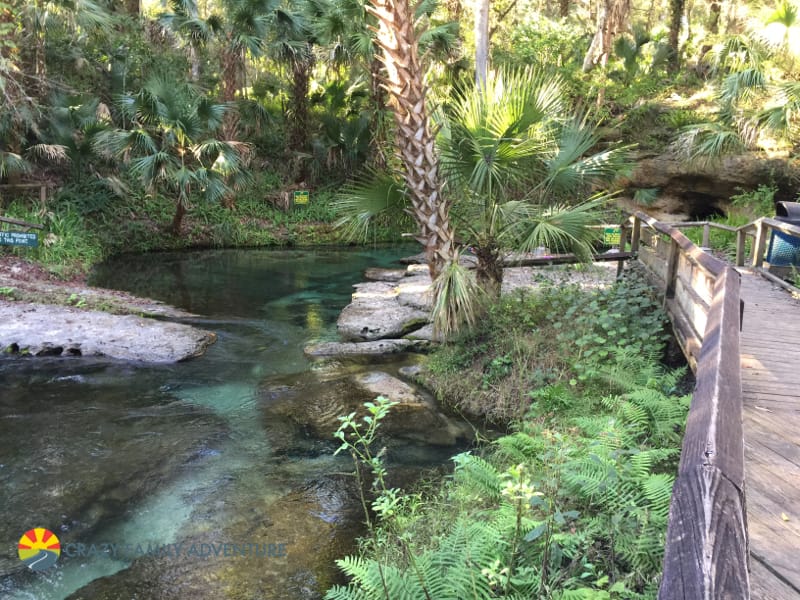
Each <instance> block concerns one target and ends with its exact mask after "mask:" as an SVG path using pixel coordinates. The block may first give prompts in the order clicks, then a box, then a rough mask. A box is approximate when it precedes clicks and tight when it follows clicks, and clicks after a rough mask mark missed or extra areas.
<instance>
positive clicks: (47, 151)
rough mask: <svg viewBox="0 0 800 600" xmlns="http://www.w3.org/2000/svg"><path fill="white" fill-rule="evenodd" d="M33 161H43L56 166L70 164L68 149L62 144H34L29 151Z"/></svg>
mask: <svg viewBox="0 0 800 600" xmlns="http://www.w3.org/2000/svg"><path fill="white" fill-rule="evenodd" d="M27 154H28V156H30V157H31V158H32V159H33V160H43V161H47V162H50V163H54V164H59V163H67V162H69V154H68V153H67V147H66V146H62V145H60V144H34V145H33V146H30V147H29V148H28V150H27Z"/></svg>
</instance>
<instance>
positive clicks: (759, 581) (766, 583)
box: [750, 557, 800, 600]
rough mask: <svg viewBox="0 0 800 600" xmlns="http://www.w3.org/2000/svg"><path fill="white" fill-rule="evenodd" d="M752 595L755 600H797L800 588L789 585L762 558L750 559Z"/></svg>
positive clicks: (799, 596)
mask: <svg viewBox="0 0 800 600" xmlns="http://www.w3.org/2000/svg"><path fill="white" fill-rule="evenodd" d="M750 595H751V597H752V598H753V600H797V599H798V598H800V588H796V587H793V586H791V585H789V584H788V583H787V582H786V581H785V580H783V579H782V578H780V577H778V576H777V575H776V574H775V573H774V572H773V571H771V570H770V569H769V568H767V567H766V566H765V565H764V563H763V562H761V560H759V559H758V558H755V557H753V558H752V559H751V560H750Z"/></svg>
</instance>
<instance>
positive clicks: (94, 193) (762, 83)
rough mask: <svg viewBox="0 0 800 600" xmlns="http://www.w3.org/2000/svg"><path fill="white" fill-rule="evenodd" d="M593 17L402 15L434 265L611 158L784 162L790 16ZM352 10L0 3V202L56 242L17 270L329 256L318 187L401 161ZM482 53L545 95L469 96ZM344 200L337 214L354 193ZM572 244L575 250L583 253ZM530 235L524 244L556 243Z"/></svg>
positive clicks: (368, 18) (764, 10)
mask: <svg viewBox="0 0 800 600" xmlns="http://www.w3.org/2000/svg"><path fill="white" fill-rule="evenodd" d="M479 4H480V3H479ZM606 4H607V6H606V7H605V9H604V10H603V11H599V13H598V11H597V10H596V7H594V6H593V5H592V4H591V3H588V2H585V1H583V0H582V1H580V2H572V3H571V2H559V3H555V2H554V3H545V4H541V3H540V4H536V5H534V4H531V3H529V2H519V3H517V2H511V1H510V0H500V1H498V2H495V3H492V6H491V10H489V27H488V30H489V33H488V37H486V39H480V40H476V39H475V38H474V36H473V27H472V25H473V17H474V15H473V14H472V11H471V9H466V8H465V7H464V6H462V5H461V3H459V2H455V3H453V2H449V3H441V2H440V3H437V2H422V3H419V4H417V5H415V6H414V11H413V15H410V16H409V18H410V20H409V19H405V18H403V19H400V20H398V21H397V22H396V24H395V26H396V27H399V26H400V23H401V21H402V22H403V23H405V24H409V23H411V25H410V26H409V28H407V31H406V33H405V34H404V35H408V36H410V37H409V45H408V46H404V48H406V49H405V50H404V52H406V51H407V52H411V48H412V47H413V48H414V52H415V53H416V55H417V58H415V62H414V64H415V69H414V70H415V72H414V73H413V74H410V73H409V74H407V75H409V76H411V75H413V78H414V81H417V82H418V84H415V85H416V86H417V88H419V89H418V90H417V91H419V92H420V93H421V90H422V89H423V87H424V88H425V90H426V97H427V102H428V106H427V107H426V109H425V110H426V111H427V114H426V115H424V116H425V117H426V118H428V117H430V119H431V123H433V124H434V125H432V126H431V127H430V130H431V134H432V135H435V134H438V139H437V145H438V149H437V150H438V154H440V155H441V157H442V178H441V179H438V180H437V181H434V180H433V179H432V180H431V184H432V185H433V187H431V188H430V189H429V190H428V192H426V193H428V196H430V197H432V194H433V189H434V187H436V186H437V185H439V186H443V187H442V190H441V191H442V194H441V196H438V197H437V198H436V199H435V201H433V202H432V204H431V206H429V207H428V209H426V211H427V212H426V213H425V214H427V215H428V216H427V217H425V218H423V214H422V213H419V214H417V215H415V220H416V223H415V224H414V227H415V228H419V226H422V225H424V227H428V226H429V225H431V227H432V229H431V232H429V233H427V234H425V235H433V236H439V242H438V243H439V244H440V245H441V247H439V248H438V249H437V250H436V252H433V254H441V255H442V256H447V258H448V260H449V259H452V257H453V256H455V253H456V252H457V251H458V246H463V245H466V244H469V245H473V246H476V247H482V248H483V250H485V251H486V252H482V253H481V256H484V255H486V257H487V258H485V260H483V263H487V261H488V263H491V262H492V261H491V258H492V256H493V255H494V248H495V246H496V245H498V244H500V245H502V244H501V242H503V240H502V239H500V238H508V237H515V236H516V237H520V236H522V234H521V233H520V232H515V236H511V235H506V234H507V233H508V230H509V227H508V223H510V222H515V221H516V219H515V218H511V215H510V214H509V213H510V212H514V211H512V210H511V209H512V208H514V207H515V206H517V205H515V204H514V203H515V202H520V201H523V202H522V204H520V205H518V206H520V207H524V205H527V206H535V207H536V208H537V209H547V210H552V208H553V206H558V207H561V208H563V209H565V210H568V209H572V208H574V207H575V206H576V205H578V206H579V205H580V204H581V202H582V201H583V200H585V199H586V198H587V197H589V196H591V194H592V193H595V192H597V191H600V190H614V189H617V188H618V187H619V184H620V182H619V181H615V179H616V177H617V176H618V175H620V174H624V169H623V168H622V167H623V165H622V164H621V163H620V162H619V161H616V160H611V159H612V158H614V156H613V155H612V154H609V151H610V149H613V148H615V147H625V146H629V145H631V144H638V146H639V147H640V148H641V149H642V150H645V151H662V150H665V149H667V148H668V147H670V146H672V147H676V148H680V149H682V150H683V151H684V153H685V155H686V156H687V157H689V158H690V159H691V160H693V161H696V160H704V159H706V158H709V157H711V158H713V157H717V156H719V155H721V154H724V153H726V152H731V151H738V150H741V149H743V148H748V149H755V150H760V151H766V152H770V153H772V154H773V155H775V154H776V153H777V154H778V155H781V156H785V157H787V159H789V160H791V159H792V157H794V156H796V148H797V143H798V139H800V138H798V127H797V125H798V124H797V114H799V113H798V111H797V106H798V97H799V96H798V88H797V83H796V77H797V74H798V68H800V67H799V66H798V65H800V61H798V54H800V48H798V46H797V43H796V40H797V39H800V38H798V36H797V35H796V34H797V29H798V23H797V7H796V5H795V4H793V3H792V2H789V1H781V2H776V3H773V4H770V3H767V4H766V5H762V4H753V3H745V4H743V5H741V6H737V7H736V9H735V10H734V8H733V5H732V4H730V3H729V2H727V1H726V2H721V3H710V4H703V5H697V6H694V5H692V6H691V7H687V5H686V3H684V2H666V0H664V1H662V2H656V3H645V4H642V3H641V2H639V3H637V2H634V3H632V4H631V3H622V2H620V1H619V0H608V2H607V3H606ZM367 7H368V3H365V2H362V1H361V0H348V1H346V2H329V1H327V0H290V1H288V2H283V3H278V2H273V1H269V0H204V1H203V2H199V1H196V0H169V1H165V2H160V1H159V2H156V1H154V0H153V1H151V0H144V1H142V2H108V1H106V0H100V1H94V2H80V3H72V2H64V1H61V0H42V1H40V2H35V3H31V2H24V1H22V0H6V1H3V2H0V91H2V94H0V102H2V107H3V111H1V112H0V115H2V116H0V185H15V184H18V183H32V182H46V183H48V184H50V186H51V188H55V189H56V190H58V191H57V192H56V194H55V196H53V197H51V199H50V200H49V202H48V205H47V207H42V206H36V202H34V201H27V202H26V201H25V197H24V196H25V192H24V190H22V189H17V188H14V187H6V188H2V191H0V194H2V197H0V210H2V211H3V212H4V213H9V214H13V215H28V216H31V217H34V218H33V219H32V220H35V221H39V220H41V221H43V222H44V223H45V224H46V225H47V227H48V228H49V229H48V231H47V234H52V236H51V237H50V238H49V242H48V245H47V247H46V249H43V250H41V251H40V252H38V253H36V254H34V255H33V256H34V258H36V259H37V260H41V261H43V262H44V263H46V264H48V265H50V267H51V268H52V269H53V270H54V271H60V272H63V273H64V275H65V276H69V275H70V274H71V273H74V272H76V271H80V270H82V269H85V267H86V266H87V265H88V264H91V263H93V262H95V261H97V260H100V259H102V258H103V257H104V256H106V255H108V254H109V253H114V252H119V251H127V250H133V251H140V250H148V249H170V248H178V247H186V246H196V245H215V246H220V245H224V246H230V245H270V244H282V243H297V244H306V243H317V242H329V241H332V240H334V239H335V237H334V235H333V234H332V233H331V232H330V224H331V223H333V222H334V221H336V220H337V218H339V217H341V216H342V215H345V216H346V214H347V208H346V204H347V201H345V202H344V203H343V204H341V205H340V208H341V210H342V211H343V212H342V213H340V214H337V215H334V214H333V208H332V206H331V203H330V202H328V201H327V199H326V198H325V196H326V194H327V193H328V192H331V193H334V192H338V191H340V190H342V189H343V187H344V186H348V184H350V183H352V182H353V181H357V180H364V179H371V177H370V173H373V172H380V173H389V175H390V176H392V177H394V178H395V179H398V178H397V177H396V174H397V172H398V170H399V167H400V166H401V163H402V161H401V160H400V159H398V158H397V157H396V152H395V149H396V147H397V143H398V142H400V141H401V140H402V135H401V134H400V133H399V130H397V129H396V128H393V127H391V126H390V118H389V116H390V115H389V112H390V104H391V101H392V99H391V98H390V95H388V94H387V93H386V91H385V90H383V89H382V88H381V87H380V85H379V83H380V82H381V81H382V77H383V75H382V72H381V61H380V48H379V44H378V43H377V40H376V38H375V36H374V30H375V29H376V28H377V26H378V17H377V16H376V15H377V13H375V12H370V11H368V10H367ZM598 14H599V19H595V16H597V15H598ZM387 23H389V21H387ZM659 23H669V25H668V26H662V25H659ZM388 27H389V29H392V26H391V25H389V26H388ZM386 33H387V35H389V36H391V35H394V34H396V33H397V32H396V31H387V32H386ZM387 39H389V38H387ZM485 42H488V46H489V47H488V50H489V53H490V55H489V62H490V63H491V65H490V66H491V67H492V69H494V72H495V73H497V74H504V77H505V79H510V78H512V79H513V76H512V74H513V73H516V72H518V71H519V70H520V68H521V66H523V65H524V66H528V67H530V70H531V72H532V73H536V74H537V78H538V79H537V78H534V79H536V81H526V82H521V85H519V86H515V85H510V82H509V85H507V86H505V87H504V85H505V84H503V85H500V87H498V81H499V79H498V78H497V77H494V76H493V77H494V79H491V83H490V86H488V87H487V88H485V89H484V90H483V92H485V93H484V96H486V98H484V100H483V101H481V100H480V98H481V90H480V89H479V90H477V91H476V90H475V89H474V86H473V83H472V82H473V81H474V77H473V72H472V67H473V61H474V59H475V56H476V51H477V50H480V51H481V52H483V51H484V50H485V48H483V46H482V45H483V44H484V43H485ZM417 44H418V45H419V48H416V45H417ZM478 45H481V48H476V46H478ZM401 58H402V57H401ZM537 82H538V83H537ZM543 82H546V83H548V84H552V85H550V86H549V87H548V86H545V85H543ZM501 88H502V89H501ZM517 88H519V89H517ZM508 90H512V92H513V93H506V91H508ZM415 93H416V92H415ZM526 94H527V96H526ZM526 97H527V100H526ZM487 100H488V101H487ZM529 100H530V102H528V101H529ZM545 104H546V107H545V108H546V109H547V110H544V111H543V112H541V111H539V109H542V107H543V106H544V105H545ZM473 109H474V110H473ZM551 109H552V110H551ZM534 113H535V114H534ZM540 113H541V114H540ZM470 115H471V116H473V117H476V118H475V119H472V120H470V118H469V117H470ZM575 115H578V118H577V119H576V118H575ZM477 117H480V118H477ZM436 124H438V125H436ZM439 125H441V129H439V128H438V126H439ZM408 140H409V143H410V145H411V146H413V145H414V143H415V141H414V135H413V134H412V135H410V137H408ZM416 143H417V144H419V143H420V140H416ZM426 143H427V142H426ZM404 147H406V148H409V147H410V146H409V145H408V144H406V146H404ZM420 149H421V148H416V150H415V151H417V150H420ZM423 155H424V152H422V153H421V154H420V153H417V154H416V155H415V156H423ZM597 157H604V159H605V161H604V162H603V165H604V170H603V171H602V173H600V172H598V171H597V170H594V171H592V172H589V173H587V172H586V170H585V169H584V172H583V175H586V177H584V180H583V181H582V182H581V183H580V186H579V187H580V188H581V189H578V190H576V189H575V188H574V187H565V186H563V185H561V184H562V183H564V182H565V180H566V179H569V178H570V177H571V178H572V182H571V184H575V181H574V175H575V174H576V173H578V170H576V168H575V167H576V166H577V167H580V166H581V165H583V166H584V167H585V166H587V165H594V166H595V167H596V166H598V163H597V161H596V158H597ZM415 160H416V159H415ZM470 161H471V167H470ZM481 163H483V166H481ZM467 167H470V168H471V171H470V172H469V173H468V172H467V171H466V170H465V169H467ZM431 173H433V171H431ZM522 175H525V176H522ZM600 175H602V176H601V177H600ZM437 178H438V175H437V177H435V178H434V179H437ZM406 187H407V186H404V187H403V188H400V189H398V190H395V193H396V195H397V196H398V197H399V199H400V203H401V205H402V206H401V208H403V207H407V200H408V198H409V195H408V194H409V190H411V189H412V188H413V189H416V188H415V187H414V186H410V187H408V188H407V189H406ZM299 188H306V189H310V190H311V191H312V205H313V208H311V207H309V208H308V209H302V210H298V209H295V210H292V211H284V210H276V209H275V207H276V206H283V207H284V208H285V203H284V202H283V199H282V195H283V194H285V193H290V192H291V191H292V190H294V189H299ZM384 188H385V186H384V187H383V188H381V189H384ZM344 189H346V190H347V193H348V200H353V198H354V195H353V191H354V190H357V189H358V187H357V186H356V187H355V188H354V187H344ZM419 189H422V188H419ZM749 191H750V190H744V193H747V192H749ZM785 191H786V190H782V192H785ZM355 196H358V194H357V193H356V194H355ZM373 199H374V198H373ZM315 200H318V201H315ZM428 200H430V198H428ZM484 200H486V201H487V203H486V204H485V205H484V203H483V201H484ZM382 202H383V203H384V204H386V203H387V202H389V200H388V198H387V197H386V196H384V197H383V198H382ZM390 203H391V204H393V205H397V203H396V202H394V201H393V200H392V201H391V202H390ZM437 204H440V205H441V206H436V205H437ZM451 204H452V206H453V210H454V214H453V216H452V219H450V220H452V221H453V225H452V227H451V226H449V225H448V226H447V228H449V230H448V231H445V225H446V224H447V223H449V220H448V219H447V218H446V217H447V216H449V215H448V212H449V208H450V205H451ZM217 205H221V206H222V207H224V210H223V209H220V210H217ZM169 207H171V209H172V210H171V211H170V210H168V208H169ZM373 208H374V205H373ZM440 208H441V209H442V215H441V217H442V218H439V219H438V220H436V219H434V220H433V221H431V220H430V216H431V215H433V214H435V213H437V211H438V210H439V209H440ZM184 209H185V210H187V211H188V212H187V214H186V217H185V218H186V223H185V224H182V220H183V218H184V217H183V211H184ZM475 209H479V210H477V211H476V210H475ZM501 209H502V210H501ZM517 212H519V211H517ZM538 213H541V210H538V211H537V214H538ZM364 214H366V213H361V216H363V215H364ZM476 214H477V215H478V217H479V218H477V219H475V218H473V217H475V215H476ZM515 214H516V213H515ZM87 215H89V217H88V218H87ZM503 216H505V217H506V219H505V220H504V219H503V218H501V217H503ZM79 219H84V220H85V222H77V221H78V220H79ZM552 220H554V219H551V221H552ZM555 220H557V219H555ZM408 221H409V219H408V216H407V215H406V216H404V217H403V219H395V218H394V217H391V218H388V219H385V220H383V221H381V222H380V229H379V231H378V233H375V234H373V236H377V239H386V238H392V237H396V236H397V234H398V233H399V232H400V231H410V230H411V229H412V228H411V227H409V226H408ZM423 221H425V223H424V224H423ZM429 222H430V223H429ZM170 223H171V229H172V230H173V231H172V233H173V234H174V236H175V237H176V238H180V239H171V237H170V235H169V234H168V232H167V230H168V229H169V228H170V226H169V225H168V224H170ZM561 224H562V225H563V224H564V223H561ZM361 225H363V220H361V221H359V227H358V228H359V229H360V228H361V227H360V226H361ZM548 225H552V223H549V224H548ZM571 225H576V223H575V222H572V223H571ZM579 229H580V227H578V228H577V229H576V228H575V227H572V230H570V232H569V233H570V235H571V236H572V237H574V238H575V239H576V240H577V241H578V245H579V246H580V245H581V243H582V242H583V241H585V240H584V238H583V236H582V234H581V232H580V231H578V230H579ZM546 230H547V231H545V232H544V233H543V234H542V236H539V239H541V238H542V237H547V236H546V235H544V234H545V233H546V234H548V235H550V236H551V237H552V235H555V230H554V229H553V228H552V227H547V228H546ZM517 234H519V235H517ZM522 237H524V236H522ZM557 237H559V236H557ZM529 240H530V241H531V243H533V241H532V240H533V238H529ZM506 241H508V240H506ZM517 241H519V240H517ZM561 241H562V242H564V239H563V238H562V239H561ZM504 243H505V242H504ZM508 243H510V242H508ZM448 245H450V246H455V247H447V248H445V246H448ZM517 245H518V244H517ZM529 245H530V244H529ZM7 251H9V250H7V249H3V250H2V252H7ZM487 253H488V254H487ZM445 262H446V261H445ZM487 266H488V267H491V264H488V265H487V264H483V265H482V267H487ZM442 267H443V264H442V265H439V266H438V267H437V272H438V271H441V270H442ZM483 271H487V269H485V268H484V269H482V273H483ZM488 271H489V276H488V278H485V279H488V280H492V279H493V278H495V277H496V273H492V272H491V271H492V269H491V268H489V269H488Z"/></svg>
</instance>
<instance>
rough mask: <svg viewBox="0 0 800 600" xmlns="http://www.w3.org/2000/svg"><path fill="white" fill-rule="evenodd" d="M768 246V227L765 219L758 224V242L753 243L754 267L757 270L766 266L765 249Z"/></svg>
mask: <svg viewBox="0 0 800 600" xmlns="http://www.w3.org/2000/svg"><path fill="white" fill-rule="evenodd" d="M766 246H767V225H766V224H765V223H764V221H763V219H759V220H758V221H757V222H756V241H755V242H754V243H753V266H754V267H756V268H759V267H761V266H762V265H763V264H764V249H765V248H766Z"/></svg>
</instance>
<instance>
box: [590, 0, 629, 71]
mask: <svg viewBox="0 0 800 600" xmlns="http://www.w3.org/2000/svg"><path fill="white" fill-rule="evenodd" d="M630 12H631V3H630V0H601V1H600V4H599V6H598V10H597V30H596V31H595V34H594V37H593V38H592V43H591V44H590V45H589V50H588V51H587V52H586V57H585V58H584V59H583V72H584V73H588V72H589V71H591V70H592V69H593V68H594V67H595V65H598V64H599V65H601V66H602V67H605V66H606V64H607V63H608V57H609V56H610V55H611V49H612V46H613V43H614V38H616V37H617V36H618V35H619V34H620V33H623V32H625V31H626V30H627V29H628V20H629V15H630Z"/></svg>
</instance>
